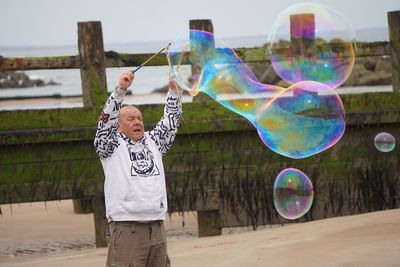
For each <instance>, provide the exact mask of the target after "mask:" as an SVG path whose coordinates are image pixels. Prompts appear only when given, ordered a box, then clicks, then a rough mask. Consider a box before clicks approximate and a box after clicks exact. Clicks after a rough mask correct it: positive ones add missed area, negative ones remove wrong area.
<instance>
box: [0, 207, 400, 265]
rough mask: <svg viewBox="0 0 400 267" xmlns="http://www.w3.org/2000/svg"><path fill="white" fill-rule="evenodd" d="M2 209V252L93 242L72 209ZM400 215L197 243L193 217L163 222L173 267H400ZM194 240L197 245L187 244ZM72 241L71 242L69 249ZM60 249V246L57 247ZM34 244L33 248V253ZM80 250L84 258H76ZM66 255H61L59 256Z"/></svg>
mask: <svg viewBox="0 0 400 267" xmlns="http://www.w3.org/2000/svg"><path fill="white" fill-rule="evenodd" d="M12 207H13V209H12V212H13V214H12V215H11V209H10V205H1V209H2V213H3V215H2V216H1V218H0V233H1V235H0V251H4V249H5V248H6V247H8V248H10V247H12V246H16V247H20V248H21V247H23V246H24V245H25V246H28V247H29V246H31V247H32V249H35V246H36V248H37V245H40V244H41V245H42V246H44V242H48V243H47V244H53V246H56V247H57V246H59V245H57V244H60V242H65V243H68V242H70V243H69V244H74V242H75V243H76V242H77V240H81V241H82V242H84V240H91V242H93V240H94V229H93V218H92V215H91V214H74V213H73V210H72V203H71V201H67V200H65V201H61V202H58V201H54V202H48V203H47V210H46V209H45V207H44V204H43V202H42V203H32V204H29V203H25V204H20V205H18V204H14V205H13V206H12ZM399 222H400V209H394V210H387V211H379V212H373V213H367V214H361V215H353V216H345V217H337V218H331V219H325V220H319V221H312V222H307V223H299V224H291V225H286V226H283V227H277V228H272V229H263V230H257V231H249V232H242V233H236V234H230V235H222V236H218V237H206V238H195V237H193V236H190V235H191V234H193V235H195V234H194V233H196V231H197V225H196V224H197V223H196V214H195V213H189V214H185V227H182V217H181V216H179V215H178V214H174V215H173V216H172V218H171V219H167V220H166V229H167V233H169V236H170V237H171V236H174V235H175V236H177V237H178V238H179V237H181V238H189V239H185V240H175V241H172V240H171V238H170V241H169V242H168V249H169V254H170V257H171V260H172V263H173V265H172V266H174V267H191V266H207V267H212V266H216V267H217V266H218V267H224V266H227V267H228V266H229V267H233V266H238V267H239V266H241V267H242V266H400V223H399ZM190 237H192V238H190ZM68 240H69V241H68ZM57 242H58V243H57ZM35 244H36V245H35ZM77 249H80V250H77ZM61 250H62V251H61ZM106 253H107V251H106V249H105V248H101V249H95V248H94V247H93V246H92V247H85V246H83V247H82V248H70V249H68V248H64V249H60V251H57V250H55V252H52V253H38V252H32V254H29V252H24V253H21V254H20V255H21V256H17V257H9V256H0V266H30V267H35V266H104V264H105V260H106Z"/></svg>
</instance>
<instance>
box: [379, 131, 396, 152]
mask: <svg viewBox="0 0 400 267" xmlns="http://www.w3.org/2000/svg"><path fill="white" fill-rule="evenodd" d="M374 144H375V147H376V149H378V150H379V151H381V152H390V151H392V150H393V149H394V147H395V145H396V140H395V139H394V137H393V135H391V134H390V133H386V132H382V133H379V134H377V135H376V136H375V139H374Z"/></svg>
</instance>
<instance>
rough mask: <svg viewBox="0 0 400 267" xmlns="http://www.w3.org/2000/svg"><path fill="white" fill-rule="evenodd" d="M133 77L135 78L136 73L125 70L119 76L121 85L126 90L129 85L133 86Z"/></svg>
mask: <svg viewBox="0 0 400 267" xmlns="http://www.w3.org/2000/svg"><path fill="white" fill-rule="evenodd" d="M133 79H135V75H134V74H133V73H132V71H130V70H128V71H125V72H124V73H123V74H122V75H121V76H120V77H119V87H120V88H123V89H124V90H126V89H127V88H128V87H129V86H131V84H132V82H133Z"/></svg>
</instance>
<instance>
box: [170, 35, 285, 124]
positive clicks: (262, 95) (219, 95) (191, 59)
mask: <svg viewBox="0 0 400 267" xmlns="http://www.w3.org/2000/svg"><path fill="white" fill-rule="evenodd" d="M167 58H168V61H169V64H170V68H171V70H172V73H173V75H174V79H175V80H176V82H177V83H178V84H179V85H180V86H181V87H182V88H183V89H184V90H186V91H188V92H189V93H190V94H191V95H193V96H195V95H197V94H198V93H199V92H203V93H205V94H207V95H209V96H210V97H212V98H213V99H215V100H216V101H218V102H219V103H220V104H221V105H223V106H225V107H226V108H228V109H230V110H232V111H234V112H236V113H238V114H240V115H242V116H244V117H246V118H247V119H248V120H249V121H250V122H252V123H253V124H254V119H255V114H256V111H257V109H258V108H259V107H260V106H261V105H263V104H264V102H265V101H266V99H271V98H273V97H274V96H276V95H277V94H279V92H281V91H283V90H284V88H282V87H279V86H274V85H269V84H262V83H260V82H259V81H258V79H257V78H256V76H255V75H254V73H253V72H252V71H251V70H250V68H249V67H248V66H247V64H245V63H244V62H243V61H242V60H241V59H240V58H239V57H238V56H237V55H236V53H235V52H234V51H233V50H232V49H231V48H229V47H228V46H227V45H226V44H225V43H223V42H222V41H220V40H218V39H216V38H215V37H214V35H213V34H211V33H209V32H205V31H199V30H190V34H189V37H187V36H186V37H185V36H182V37H180V38H178V39H177V40H175V41H174V42H173V43H172V44H171V46H170V48H169V50H168V52H167ZM188 64H192V67H191V66H190V65H188Z"/></svg>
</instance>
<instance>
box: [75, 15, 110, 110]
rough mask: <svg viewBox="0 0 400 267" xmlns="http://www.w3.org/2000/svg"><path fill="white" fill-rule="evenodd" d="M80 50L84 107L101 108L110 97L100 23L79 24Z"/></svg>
mask: <svg viewBox="0 0 400 267" xmlns="http://www.w3.org/2000/svg"><path fill="white" fill-rule="evenodd" d="M78 50H79V59H80V63H81V64H80V70H81V81H82V97H83V106H84V107H85V108H92V107H101V106H103V105H104V102H105V101H106V99H107V97H108V96H107V81H106V68H105V65H104V45H103V33H102V29H101V22H100V21H91V22H78Z"/></svg>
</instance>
